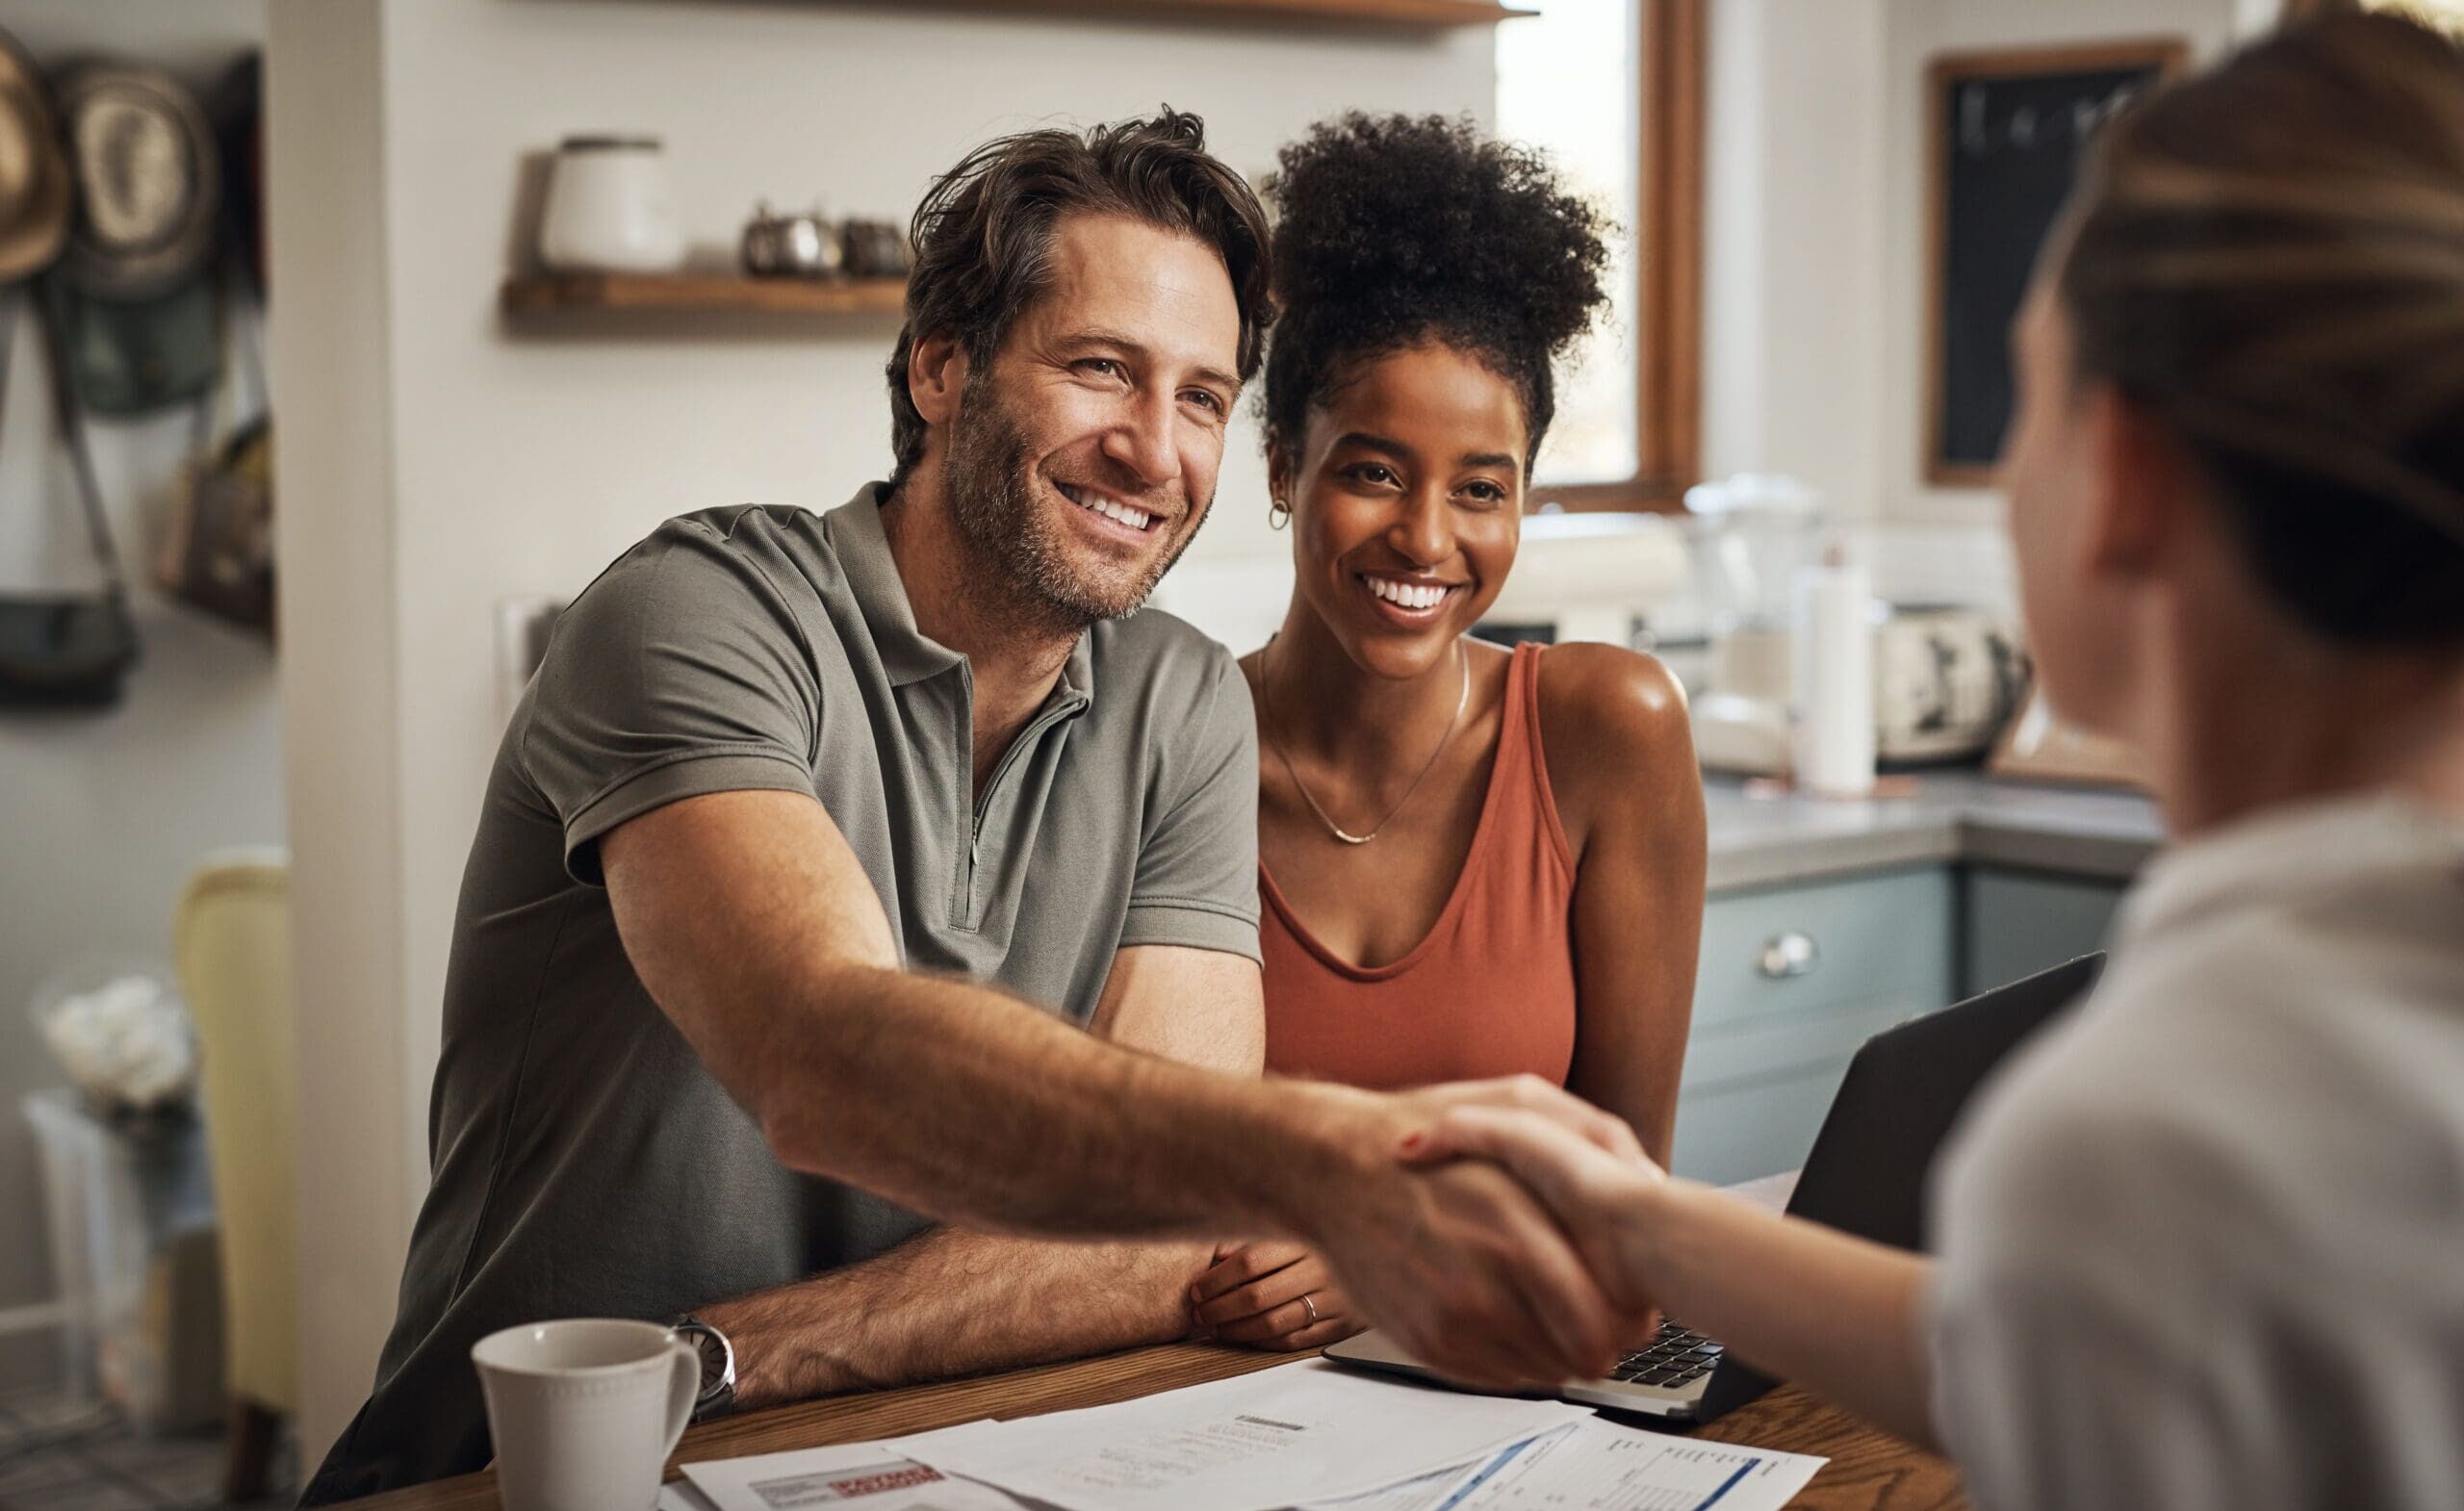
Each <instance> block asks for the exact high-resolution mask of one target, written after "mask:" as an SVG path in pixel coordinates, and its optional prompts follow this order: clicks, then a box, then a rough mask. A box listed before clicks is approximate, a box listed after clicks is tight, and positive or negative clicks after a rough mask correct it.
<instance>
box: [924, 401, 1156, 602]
mask: <svg viewBox="0 0 2464 1511" xmlns="http://www.w3.org/2000/svg"><path fill="white" fill-rule="evenodd" d="M944 476H945V483H946V491H947V493H948V495H949V499H950V506H951V509H952V511H953V513H955V514H956V516H957V518H958V525H959V533H960V534H961V535H963V536H964V537H965V539H966V542H967V545H968V546H969V547H970V548H971V549H972V550H973V551H975V553H976V555H977V556H978V557H979V558H980V559H982V560H983V561H985V562H987V563H988V564H989V565H991V566H992V567H994V568H995V569H997V570H998V571H999V572H1000V573H1001V575H1002V576H1005V577H1007V578H1008V579H1009V581H1010V584H1011V585H1012V586H1013V587H1014V589H1015V590H1016V594H1017V598H1018V600H1019V602H1020V606H1022V607H1024V608H1026V609H1028V610H1029V612H1031V613H1033V614H1035V615H1036V616H1037V617H1038V618H1041V619H1044V620H1046V621H1047V622H1048V623H1050V624H1052V625H1053V626H1054V627H1061V628H1067V629H1072V630H1075V629H1084V628H1085V627H1087V626H1089V625H1091V624H1093V623H1094V622H1095V621H1097V620H1100V619H1120V618H1123V617H1125V616H1127V615H1129V614H1131V613H1134V612H1135V611H1136V610H1137V608H1138V606H1139V605H1140V604H1142V603H1143V602H1146V596H1147V595H1148V594H1150V593H1152V592H1154V591H1155V584H1156V583H1157V582H1159V581H1161V580H1163V576H1164V574H1165V573H1166V572H1168V571H1170V570H1171V567H1172V563H1174V562H1176V561H1178V560H1180V558H1181V552H1182V551H1187V550H1188V549H1189V545H1190V541H1191V540H1194V539H1195V538H1196V532H1195V531H1194V530H1193V531H1191V532H1190V535H1189V537H1188V538H1186V539H1184V540H1182V541H1181V542H1180V543H1179V544H1178V545H1177V546H1175V547H1174V548H1173V549H1172V550H1171V551H1168V552H1166V553H1164V554H1163V555H1161V556H1159V557H1158V558H1157V559H1156V560H1155V561H1153V562H1152V563H1151V564H1149V565H1147V566H1144V567H1138V568H1130V569H1127V570H1126V571H1122V570H1114V571H1106V570H1104V568H1103V566H1100V565H1096V564H1093V563H1091V562H1089V561H1088V560H1087V558H1086V553H1085V552H1083V551H1080V550H1078V549H1076V548H1073V547H1072V546H1071V544H1070V543H1069V541H1068V540H1067V539H1066V538H1065V536H1064V535H1063V534H1062V527H1061V526H1060V525H1058V523H1057V522H1055V521H1054V520H1053V519H1052V518H1051V516H1050V515H1049V514H1048V513H1047V512H1046V511H1045V510H1044V509H1043V508H1042V507H1041V506H1040V503H1039V501H1038V499H1037V491H1038V490H1037V486H1036V474H1035V469H1034V466H1033V464H1032V463H1031V462H1030V461H1029V459H1028V456H1027V440H1026V434H1025V432H1024V431H1023V430H1021V429H1020V428H1019V426H1018V423H1017V422H1016V421H1015V420H1014V419H1013V418H1012V416H1011V414H1010V412H1009V410H1008V408H1007V407H1006V406H1004V405H1003V404H1002V402H1001V400H1000V398H999V397H997V396H996V395H995V394H994V392H993V390H992V386H991V385H990V384H989V383H988V382H985V381H983V380H982V379H981V378H970V380H969V381H968V383H967V385H966V389H965V391H964V393H963V395H962V396H961V397H960V400H959V412H958V417H957V421H956V423H954V424H952V426H951V427H950V455H949V461H948V463H947V464H946V466H945V468H944ZM1063 501H1064V503H1065V504H1066V503H1067V500H1066V499H1064V500H1063ZM1068 506H1069V507H1071V508H1075V507H1076V505H1075V504H1068ZM1203 506H1204V505H1203V503H1202V502H1198V503H1193V505H1192V507H1193V508H1203ZM1176 523H1177V522H1174V521H1168V520H1166V519H1164V518H1163V517H1162V516H1160V515H1159V516H1158V517H1157V518H1156V521H1155V523H1154V524H1153V525H1149V526H1148V528H1149V529H1157V530H1160V529H1164V528H1167V527H1168V526H1169V525H1174V524H1176Z"/></svg>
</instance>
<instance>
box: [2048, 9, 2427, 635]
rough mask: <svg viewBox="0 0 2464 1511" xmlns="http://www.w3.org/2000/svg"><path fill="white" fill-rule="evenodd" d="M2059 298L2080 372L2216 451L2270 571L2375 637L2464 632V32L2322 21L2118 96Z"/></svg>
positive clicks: (2281, 588) (2208, 455) (2228, 506)
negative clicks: (2460, 37) (2138, 102)
mask: <svg viewBox="0 0 2464 1511" xmlns="http://www.w3.org/2000/svg"><path fill="white" fill-rule="evenodd" d="M2070 229H2071V235H2070V238H2069V241H2068V244H2067V249H2066V254H2065V261H2064V263H2063V264H2062V266H2061V268H2060V269H2058V274H2059V279H2060V283H2059V287H2060V291H2061V295H2062V297H2063V301H2064V303H2065V305H2066V309H2067V312H2068V314H2069V315H2070V317H2071V320H2072V322H2073V325H2074V327H2075V331H2076V346H2077V353H2078V355H2077V368H2078V375H2079V376H2080V377H2081V378H2082V379H2086V380H2091V381H2103V382H2110V383H2113V384H2115V385H2116V386H2117V388H2118V389H2119V390H2120V392H2121V393H2122V395H2123V396H2124V397H2127V398H2128V399H2130V400H2132V401H2133V402H2135V403H2137V404H2139V405H2142V406H2143V407H2144V409H2145V410H2146V411H2148V412H2149V413H2151V414H2152V415H2154V416H2155V417H2157V418H2158V419H2159V420H2160V421H2162V422H2163V423H2165V424H2166V425H2167V426H2168V427H2169V429H2170V431H2171V432H2172V433H2173V434H2174V435H2176V436H2177V437H2178V438H2179V439H2180V440H2181V442H2182V443H2183V444H2184V445H2185V446H2186V447H2187V448H2189V450H2190V451H2191V453H2192V454H2193V455H2194V457H2195V458H2196V459H2197V461H2198V463H2199V464H2200V466H2201V467H2202V468H2203V469H2204V471H2205V473H2206V474H2207V475H2208V477H2209V479H2210V480H2211V482H2212V483H2213V484H2214V487H2215V490H2216V493H2217V495H2218V497H2219V499H2220V504H2221V507H2222V508H2223V510H2224V513H2225V514H2226V516H2227V518H2228V521H2229V523H2230V527H2231V529H2232V531H2233V533H2234V535H2235V537H2236V538H2237V539H2238V540H2239V542H2240V543H2241V545H2242V547H2243V549H2244V550H2245V551H2246V552H2247V554H2248V558H2249V560H2250V562H2251V564H2252V566H2253V568H2254V569H2255V573H2256V576H2257V577H2258V579H2259V580H2260V582H2261V583H2262V584H2263V585H2264V587H2265V588H2266V589H2267V591H2268V592H2269V593H2270V595H2271V597H2272V598H2273V599H2274V600H2275V601H2276V602H2279V603H2280V604H2281V605H2282V606H2283V607H2284V608H2285V609H2286V610H2287V611H2288V612H2289V613H2290V614H2291V615H2292V616H2293V617H2294V618H2295V619H2296V620H2297V622H2299V623H2301V624H2303V625H2304V626H2306V627H2308V628H2310V629H2311V630H2312V631H2313V632H2315V633H2317V634H2319V635H2321V636H2323V637H2324V638H2326V639H2329V640H2332V641H2337V642H2342V643H2346V644H2349V645H2354V646H2367V647H2384V648H2399V647H2411V648H2419V649H2440V648H2444V649H2458V648H2464V51H2459V48H2458V46H2457V44H2456V42H2455V41H2453V40H2451V38H2447V37H2445V36H2443V35H2441V34H2440V33H2437V32H2434V31H2432V30H2430V29H2429V28H2427V27H2425V26H2422V25H2420V24H2418V23H2415V22H2412V21H2409V20H2404V19H2401V18H2399V17H2397V16H2393V15H2385V14H2362V13H2336V14H2329V15H2325V16H2323V17H2320V18H2318V19H2316V20H2311V21H2306V22H2302V23H2300V24H2298V25H2296V26H2293V27H2290V28H2288V29H2286V30H2285V31H2283V32H2280V33H2278V34H2276V35H2275V36H2273V37H2271V38H2268V39H2266V40H2264V41H2261V42H2259V43H2257V44H2255V45H2253V46H2251V47H2249V48H2248V49H2246V50H2245V51H2244V52H2242V53H2240V54H2239V55H2237V56H2235V57H2234V58H2232V59H2231V60H2230V61H2228V62H2226V63H2225V64H2222V65H2220V66H2219V67H2217V68H2215V69H2213V70H2212V71H2209V72H2207V73H2204V74H2201V75H2198V76H2195V77H2194V78H2192V79H2189V80H2187V81H2185V82H2183V83H2181V84H2179V85H2176V86H2173V87H2172V88H2170V89H2167V90H2162V91H2160V92H2158V93H2157V94H2155V95H2154V96H2152V97H2151V98H2149V99H2148V100H2147V101H2146V102H2145V103H2144V104H2143V105H2142V106H2141V107H2140V108H2138V109H2137V110H2135V111H2133V112H2131V113H2129V114H2127V115H2124V116H2123V117H2121V118H2120V119H2119V120H2117V121H2116V122H2115V123H2114V125H2113V126H2112V128H2111V129H2110V130H2109V132H2108V133H2107V135H2106V137H2105V139H2104V140H2103V141H2102V142H2101V143H2100V146H2099V149H2098V153H2097V156H2096V158H2095V160H2094V163H2093V166H2092V168H2091V170H2090V173H2089V176H2088V178H2087V180H2086V182H2085V184H2084V185H2083V187H2082V190H2081V195H2080V199H2079V201H2078V203H2077V206H2076V209H2075V215H2074V220H2073V224H2072V226H2071V228H2070Z"/></svg>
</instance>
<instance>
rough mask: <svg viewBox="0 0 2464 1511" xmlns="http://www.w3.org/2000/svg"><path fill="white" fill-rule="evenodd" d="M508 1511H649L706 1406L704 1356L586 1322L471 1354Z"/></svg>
mask: <svg viewBox="0 0 2464 1511" xmlns="http://www.w3.org/2000/svg"><path fill="white" fill-rule="evenodd" d="M471 1362H472V1363H473V1364H475V1365H476V1366H477V1367H478V1370H479V1388H480V1391H481V1392H482V1394H484V1395H485V1396H486V1397H487V1402H488V1435H489V1437H490V1438H492V1439H493V1440H494V1441H495V1443H496V1453H497V1465H496V1468H497V1496H498V1498H499V1499H500V1500H501V1502H502V1504H503V1506H504V1511H651V1508H652V1507H653V1506H655V1504H657V1501H658V1484H659V1469H660V1467H661V1466H662V1465H664V1464H665V1463H666V1462H667V1456H668V1454H670V1453H672V1452H674V1451H675V1450H676V1440H677V1439H678V1438H680V1437H682V1436H683V1435H684V1424H685V1423H686V1422H687V1421H691V1420H692V1417H693V1402H694V1400H695V1399H696V1398H697V1397H699V1396H700V1395H701V1394H702V1356H701V1354H700V1352H699V1351H697V1350H696V1349H695V1348H694V1346H693V1345H691V1344H689V1343H686V1342H685V1341H684V1340H683V1339H681V1338H679V1337H677V1336H676V1335H675V1334H674V1333H672V1332H670V1331H668V1330H667V1329H666V1328H664V1327H661V1326H659V1325H658V1324H657V1323H656V1322H629V1321H620V1320H618V1319H613V1318H598V1317H577V1318H567V1319H563V1320H561V1321H554V1322H531V1323H528V1324H526V1325H524V1326H521V1327H508V1328H506V1329H504V1330H503V1331H502V1332H498V1333H490V1334H489V1335H488V1336H487V1337H485V1338H482V1339H480V1340H479V1341H478V1343H476V1344H475V1345H472V1348H471Z"/></svg>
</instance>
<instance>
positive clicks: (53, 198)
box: [0, 32, 74, 283]
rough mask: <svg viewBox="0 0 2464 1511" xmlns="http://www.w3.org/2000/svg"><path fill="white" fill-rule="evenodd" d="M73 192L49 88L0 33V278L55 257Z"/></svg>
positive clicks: (21, 275) (23, 273) (17, 275)
mask: <svg viewBox="0 0 2464 1511" xmlns="http://www.w3.org/2000/svg"><path fill="white" fill-rule="evenodd" d="M73 197H74V195H73V185H72V182H71V180H70V177H69V169H68V158H67V155H66V154H65V153H64V152H63V151H62V150H61V147H60V124H59V119H58V117H57V116H56V115H54V114H53V113H52V107H51V91H50V90H48V89H46V88H45V87H44V85H43V80H42V73H41V71H40V70H39V69H38V68H36V67H35V64H34V60H33V59H31V58H29V57H27V56H26V51H25V49H24V48H22V47H20V46H18V45H17V42H16V39H15V38H13V37H11V36H10V35H9V34H8V33H6V32H0V283H15V282H18V281H19V280H21V279H25V278H31V277H33V276H34V275H35V274H37V273H39V272H40V271H42V270H43V269H46V268H48V267H50V266H51V264H52V262H53V260H54V259H56V258H57V257H59V255H60V249H61V245H62V243H64V241H65V240H66V239H67V235H68V218H69V212H70V210H71V208H72V200H73Z"/></svg>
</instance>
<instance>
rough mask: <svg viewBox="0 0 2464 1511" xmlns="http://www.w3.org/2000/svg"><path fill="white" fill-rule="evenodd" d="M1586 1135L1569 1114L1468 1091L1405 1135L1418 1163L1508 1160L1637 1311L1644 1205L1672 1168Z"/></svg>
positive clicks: (1641, 1297) (1645, 1298)
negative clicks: (1488, 1099) (1420, 1130)
mask: <svg viewBox="0 0 2464 1511" xmlns="http://www.w3.org/2000/svg"><path fill="white" fill-rule="evenodd" d="M1613 1141H1614V1140H1607V1141H1604V1140H1601V1139H1597V1138H1591V1137H1586V1136H1585V1135H1584V1134H1582V1133H1578V1132H1577V1131H1575V1128H1574V1127H1573V1126H1572V1125H1570V1123H1569V1121H1568V1120H1567V1119H1564V1118H1562V1117H1557V1116H1553V1115H1551V1113H1550V1112H1549V1111H1545V1110H1542V1109H1539V1108H1534V1107H1508V1106H1501V1105H1497V1104H1496V1103H1485V1104H1484V1103H1482V1102H1480V1101H1478V1100H1475V1099H1465V1100H1462V1101H1460V1102H1458V1103H1457V1104H1456V1105H1455V1106H1453V1107H1451V1108H1450V1109H1448V1110H1447V1111H1446V1112H1445V1113H1444V1114H1443V1115H1441V1116H1440V1117H1439V1118H1438V1119H1437V1121H1436V1123H1435V1124H1434V1125H1432V1126H1431V1127H1430V1128H1429V1129H1428V1130H1427V1131H1426V1132H1425V1133H1424V1134H1422V1135H1420V1136H1418V1137H1413V1136H1406V1138H1405V1143H1406V1145H1407V1146H1408V1148H1407V1150H1406V1151H1405V1158H1406V1159H1407V1160H1408V1161H1410V1162H1411V1163H1413V1164H1415V1165H1424V1166H1425V1165H1431V1164H1433V1163H1436V1162H1440V1161H1446V1160H1455V1159H1464V1158H1470V1159H1476V1160H1482V1161H1487V1162H1490V1163H1492V1164H1495V1165H1501V1166H1502V1167H1503V1168H1504V1169H1506V1170H1507V1171H1508V1172H1510V1173H1511V1174H1512V1175H1513V1176H1514V1178H1515V1179H1516V1180H1517V1181H1520V1182H1521V1183H1522V1184H1523V1185H1524V1186H1525V1187H1526V1188H1527V1189H1528V1190H1529V1191H1531V1193H1532V1194H1533V1195H1535V1196H1537V1197H1538V1198H1539V1199H1540V1202H1541V1204H1542V1205H1543V1206H1544V1207H1546V1208H1547V1209H1548V1211H1549V1214H1550V1216H1553V1217H1554V1218H1555V1219H1556V1221H1557V1223H1558V1224H1559V1225H1560V1226H1561V1227H1563V1228H1564V1229H1565V1231H1566V1232H1567V1233H1568V1234H1569V1235H1571V1236H1572V1237H1573V1240H1574V1243H1575V1247H1576V1249H1577V1251H1578V1252H1579V1253H1580V1254H1581V1255H1582V1259H1583V1263H1584V1265H1585V1266H1586V1267H1587V1268H1589V1269H1590V1271H1591V1274H1592V1277H1593V1278H1594V1279H1595V1280H1596V1281H1598V1283H1599V1284H1600V1286H1601V1287H1602V1289H1603V1290H1604V1292H1605V1293H1607V1295H1608V1296H1609V1298H1610V1300H1611V1301H1612V1302H1614V1303H1615V1304H1616V1305H1617V1306H1618V1307H1619V1308H1620V1309H1621V1310H1623V1311H1624V1312H1626V1313H1628V1314H1629V1315H1631V1316H1635V1317H1640V1316H1641V1315H1643V1314H1644V1313H1645V1312H1647V1311H1648V1310H1649V1309H1650V1308H1651V1306H1652V1304H1653V1302H1652V1286H1651V1283H1650V1278H1649V1275H1648V1272H1647V1270H1648V1265H1649V1259H1648V1256H1647V1254H1646V1251H1645V1246H1644V1241H1645V1239H1646V1238H1647V1237H1648V1233H1647V1228H1648V1211H1649V1206H1650V1201H1651V1198H1652V1196H1653V1195H1654V1194H1655V1191H1656V1190H1657V1189H1658V1188H1659V1186H1660V1185H1661V1184H1662V1183H1663V1182H1665V1181H1666V1180H1667V1179H1668V1177H1667V1175H1666V1174H1665V1173H1664V1172H1662V1171H1661V1169H1660V1168H1659V1166H1658V1165H1654V1164H1653V1163H1652V1162H1651V1161H1650V1160H1649V1159H1647V1158H1645V1157H1644V1155H1643V1153H1642V1149H1641V1147H1640V1145H1639V1144H1634V1143H1633V1140H1632V1135H1631V1134H1630V1133H1629V1134H1628V1136H1627V1139H1626V1140H1625V1142H1626V1143H1628V1144H1630V1145H1631V1147H1630V1148H1623V1149H1618V1148H1612V1147H1611V1146H1610V1145H1611V1143H1612V1142H1613Z"/></svg>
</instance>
